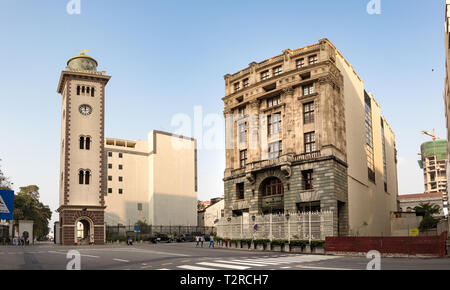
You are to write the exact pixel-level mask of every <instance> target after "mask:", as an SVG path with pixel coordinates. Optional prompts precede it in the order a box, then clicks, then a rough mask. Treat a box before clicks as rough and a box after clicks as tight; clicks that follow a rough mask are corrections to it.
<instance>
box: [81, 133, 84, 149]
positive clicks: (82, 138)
mask: <svg viewBox="0 0 450 290" xmlns="http://www.w3.org/2000/svg"><path fill="white" fill-rule="evenodd" d="M80 149H84V136H80Z"/></svg>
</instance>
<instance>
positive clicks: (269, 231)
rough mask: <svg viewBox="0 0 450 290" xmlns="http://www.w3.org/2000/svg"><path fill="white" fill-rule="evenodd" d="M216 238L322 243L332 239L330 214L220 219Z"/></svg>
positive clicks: (327, 212) (326, 212)
mask: <svg viewBox="0 0 450 290" xmlns="http://www.w3.org/2000/svg"><path fill="white" fill-rule="evenodd" d="M217 235H218V236H219V237H222V238H228V239H270V240H273V239H280V240H291V239H298V240H324V239H325V237H327V236H333V212H332V211H322V212H304V213H293V214H290V215H288V216H286V215H284V214H268V215H256V216H252V217H249V216H248V215H245V216H239V217H230V218H222V219H221V220H220V221H219V222H218V224H217Z"/></svg>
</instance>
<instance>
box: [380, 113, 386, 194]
mask: <svg viewBox="0 0 450 290" xmlns="http://www.w3.org/2000/svg"><path fill="white" fill-rule="evenodd" d="M380 119H381V145H382V146H383V175H384V191H385V192H387V162H386V138H385V135H384V121H383V118H380Z"/></svg>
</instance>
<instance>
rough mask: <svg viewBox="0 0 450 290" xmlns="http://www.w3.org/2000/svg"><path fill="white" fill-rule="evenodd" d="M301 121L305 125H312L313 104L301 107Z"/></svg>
mask: <svg viewBox="0 0 450 290" xmlns="http://www.w3.org/2000/svg"><path fill="white" fill-rule="evenodd" d="M303 120H304V123H305V124H310V123H314V102H310V103H307V104H304V105H303Z"/></svg>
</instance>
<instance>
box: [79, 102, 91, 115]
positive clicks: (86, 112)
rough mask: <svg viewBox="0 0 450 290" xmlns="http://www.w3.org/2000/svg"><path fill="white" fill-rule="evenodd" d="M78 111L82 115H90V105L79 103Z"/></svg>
mask: <svg viewBox="0 0 450 290" xmlns="http://www.w3.org/2000/svg"><path fill="white" fill-rule="evenodd" d="M80 113H81V114H82V115H84V116H87V115H90V114H91V113H92V107H91V106H89V105H81V106H80Z"/></svg>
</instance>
